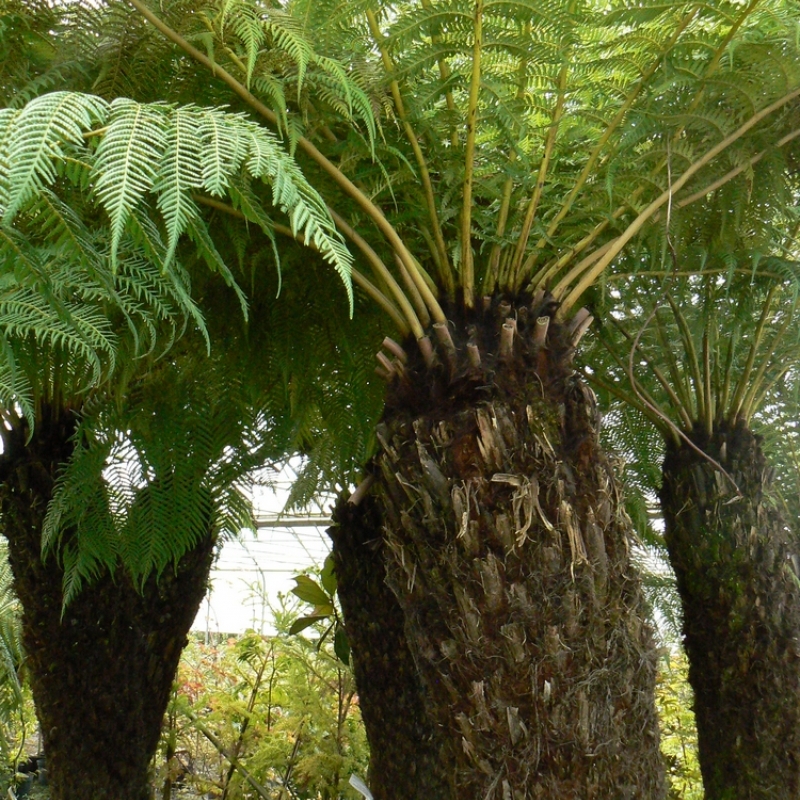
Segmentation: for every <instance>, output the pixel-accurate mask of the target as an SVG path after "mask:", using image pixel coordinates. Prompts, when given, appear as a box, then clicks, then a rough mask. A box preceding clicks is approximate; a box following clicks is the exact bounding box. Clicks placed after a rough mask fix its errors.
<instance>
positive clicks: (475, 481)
mask: <svg viewBox="0 0 800 800" xmlns="http://www.w3.org/2000/svg"><path fill="white" fill-rule="evenodd" d="M548 303H550V301H549V300H548V298H544V299H542V300H537V299H536V298H534V301H533V303H532V304H531V306H530V307H521V308H519V309H518V310H517V311H516V312H513V310H512V309H511V305H510V303H508V302H505V301H503V300H502V298H498V299H495V300H494V301H492V304H489V305H487V306H486V308H485V311H481V312H476V314H475V315H474V317H473V318H472V320H470V319H466V320H464V321H463V322H462V323H460V324H457V325H455V326H451V328H450V330H449V331H444V330H440V331H439V332H438V334H437V335H439V334H441V335H439V340H440V344H441V347H440V348H439V349H437V352H438V358H436V357H435V358H434V360H433V363H431V359H430V358H429V359H428V362H427V363H424V364H420V363H418V362H415V361H414V359H413V358H409V359H408V363H405V364H403V365H402V366H400V365H398V366H397V367H396V369H397V371H398V372H399V373H400V377H399V378H397V379H396V380H395V382H394V383H393V384H392V391H391V393H390V397H389V400H388V402H387V412H386V416H385V418H384V422H383V423H382V425H381V426H379V429H378V437H379V440H380V441H381V445H382V452H381V454H380V455H379V456H378V457H376V459H375V461H374V463H373V465H372V473H373V475H374V477H375V487H374V490H373V491H374V492H375V495H376V497H377V499H378V502H379V503H380V507H381V517H382V520H383V529H384V540H385V545H384V547H385V551H386V555H387V559H388V562H387V563H388V566H387V575H388V581H389V584H390V585H391V587H392V589H393V591H394V593H395V595H396V597H397V598H398V601H399V603H400V606H401V607H402V609H403V612H404V614H405V620H406V624H405V632H406V636H407V639H408V642H409V646H410V648H411V650H412V652H413V654H414V657H415V660H416V664H417V668H418V670H419V672H420V674H421V675H422V678H423V680H424V683H425V686H426V689H427V694H428V696H429V697H430V713H431V716H432V717H433V719H434V721H435V722H436V723H437V724H438V725H439V726H440V727H441V729H442V730H443V731H444V732H445V734H446V735H447V736H448V737H449V739H450V742H451V748H452V752H453V754H454V757H455V760H456V764H455V773H454V777H455V784H456V796H457V797H459V798H464V800H523V799H526V800H527V799H528V798H530V800H538V799H539V798H542V799H544V798H547V799H548V800H550V798H559V800H593V799H594V800H608V799H610V798H614V800H624V799H625V798H631V799H633V798H647V800H658V798H662V797H663V796H664V791H665V787H664V780H663V765H662V760H661V755H660V752H659V736H658V723H657V718H656V712H655V704H654V680H655V655H654V647H653V641H652V636H651V631H650V629H649V628H648V626H647V624H646V622H645V618H646V614H645V607H644V603H643V600H642V595H641V591H640V586H639V583H638V579H637V577H636V575H635V573H634V571H633V569H632V566H631V563H630V559H629V552H628V540H629V536H630V535H631V525H630V520H629V519H628V518H627V516H626V514H625V512H624V510H623V507H622V503H621V498H620V496H619V490H618V487H617V483H616V480H615V477H614V475H613V472H612V470H611V469H610V467H609V465H608V463H607V461H606V459H605V458H604V456H603V454H602V453H601V451H600V449H599V445H598V440H597V418H598V415H597V411H596V408H595V405H594V399H593V396H592V393H591V391H590V390H589V389H587V388H586V387H585V386H584V385H583V384H582V383H581V382H580V381H579V380H578V379H576V378H575V377H574V376H573V375H572V373H571V370H570V369H569V357H570V354H571V348H570V341H569V340H568V336H569V330H567V329H561V328H560V327H559V326H558V325H557V324H556V323H552V322H551V324H550V326H549V331H548V332H547V339H546V340H545V339H544V337H543V336H542V331H543V330H547V326H544V327H543V326H542V323H541V320H542V319H543V316H544V315H545V314H547V313H548V311H547V309H548V308H550V309H551V310H552V308H553V306H552V304H550V305H548ZM528 320H535V321H536V325H535V326H533V325H531V324H528V322H527V321H528ZM462 337H463V338H462ZM515 337H516V338H515ZM449 339H453V340H455V341H454V342H449V341H448V340H449ZM476 355H477V356H478V357H476Z"/></svg>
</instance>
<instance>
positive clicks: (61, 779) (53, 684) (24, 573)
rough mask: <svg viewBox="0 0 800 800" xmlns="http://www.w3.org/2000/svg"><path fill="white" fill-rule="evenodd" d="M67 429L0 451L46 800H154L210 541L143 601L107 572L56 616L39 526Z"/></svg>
mask: <svg viewBox="0 0 800 800" xmlns="http://www.w3.org/2000/svg"><path fill="white" fill-rule="evenodd" d="M71 433H72V426H71V424H70V422H69V421H68V420H65V419H63V418H59V419H55V420H42V421H41V422H40V424H39V425H37V427H36V430H35V433H34V437H33V439H32V441H31V442H30V443H28V444H25V442H24V435H25V432H23V431H21V432H20V437H19V441H17V442H16V443H14V444H16V446H14V445H13V444H12V447H10V448H9V450H8V451H7V452H6V453H4V454H3V456H2V461H1V462H0V478H2V480H3V484H2V489H1V490H0V504H1V508H2V519H3V533H4V534H5V535H6V537H7V538H8V543H9V557H10V560H11V566H12V570H13V574H14V588H15V591H16V593H17V595H18V597H19V599H20V602H21V604H22V609H23V619H22V624H23V643H24V647H25V652H26V664H27V669H28V673H29V676H30V680H31V686H32V689H33V695H34V700H35V703H36V709H37V715H38V717H39V722H40V724H41V728H42V735H43V738H44V749H45V753H46V755H47V772H48V779H49V783H50V791H51V797H52V798H53V800H149V798H150V797H151V796H152V790H151V786H150V774H149V768H150V762H151V759H152V757H153V755H154V753H155V750H156V747H157V744H158V738H159V733H160V729H161V722H162V719H163V716H164V711H165V709H166V706H167V703H168V700H169V693H170V688H171V685H172V681H173V678H174V675H175V670H176V668H177V664H178V659H179V657H180V653H181V650H182V649H183V647H184V644H185V643H186V634H187V632H188V630H189V627H190V626H191V623H192V621H193V619H194V616H195V614H196V613H197V609H198V607H199V604H200V602H201V601H202V598H203V596H204V593H205V589H206V585H207V580H208V572H209V569H210V567H211V561H212V556H213V542H212V539H211V537H209V538H208V539H207V540H206V541H204V542H202V543H201V544H199V545H198V546H197V547H196V548H195V549H194V550H192V551H190V552H188V553H187V554H186V555H185V556H184V557H183V558H182V559H181V560H180V562H179V563H178V565H177V568H176V569H175V570H167V571H165V573H164V574H163V575H162V576H161V577H160V579H159V580H158V581H156V579H155V578H154V577H151V578H150V579H149V580H148V581H147V582H146V584H145V586H144V587H143V589H142V591H141V592H139V591H137V589H136V588H135V587H134V586H133V585H132V584H131V582H130V579H129V578H128V576H127V575H126V574H123V573H122V571H121V570H119V571H118V572H117V574H116V575H113V576H111V575H108V574H106V575H102V576H100V577H99V578H98V579H97V580H96V581H95V582H94V583H92V584H91V585H90V586H88V587H86V588H85V589H84V590H83V591H82V592H81V593H80V594H79V595H78V596H77V597H76V598H75V600H74V601H73V602H72V603H70V605H69V606H68V607H67V609H66V611H65V612H64V614H63V618H62V591H61V587H62V578H63V573H62V570H61V567H60V566H59V564H58V563H57V560H56V559H55V558H54V557H52V556H49V557H48V558H47V559H46V560H44V561H43V560H42V556H41V528H42V521H43V519H44V514H45V511H46V508H47V503H48V501H49V499H50V497H51V494H52V489H53V480H54V477H55V475H56V473H57V470H58V468H59V466H60V465H61V464H62V463H63V462H64V461H66V460H67V458H68V457H69V454H70V444H69V437H70V435H71Z"/></svg>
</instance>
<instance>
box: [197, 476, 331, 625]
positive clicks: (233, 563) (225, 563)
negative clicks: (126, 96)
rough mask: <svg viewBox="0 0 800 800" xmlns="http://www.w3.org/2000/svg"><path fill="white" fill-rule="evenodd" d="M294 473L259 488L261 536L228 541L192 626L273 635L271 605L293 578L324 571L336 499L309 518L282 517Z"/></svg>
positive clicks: (246, 533)
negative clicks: (315, 569) (313, 569)
mask: <svg viewBox="0 0 800 800" xmlns="http://www.w3.org/2000/svg"><path fill="white" fill-rule="evenodd" d="M292 477H293V473H292V470H291V468H287V469H286V470H284V472H282V473H281V474H280V475H279V476H278V477H277V479H276V480H275V486H274V489H271V488H264V487H258V488H257V489H256V490H254V497H255V506H256V514H257V516H258V518H259V521H260V524H261V525H265V527H260V529H259V530H258V531H257V535H256V536H253V534H252V533H251V532H250V531H244V532H243V534H242V538H241V541H239V542H226V543H225V544H224V545H223V547H222V551H221V553H220V556H219V558H218V560H217V562H216V563H215V565H214V567H213V568H212V570H211V591H210V592H209V594H208V595H207V596H206V599H205V600H204V601H203V604H202V605H201V606H200V611H199V612H198V614H197V617H196V619H195V621H194V625H193V626H192V630H195V631H203V632H205V631H208V632H209V633H211V634H213V633H242V632H244V631H245V630H247V629H248V628H253V629H255V630H257V631H261V632H263V633H270V632H271V631H272V629H271V627H270V610H269V604H270V603H271V604H272V605H277V600H278V594H279V593H283V594H285V593H287V592H288V591H289V590H290V589H291V588H292V587H293V586H294V581H292V577H293V576H294V575H297V574H298V573H299V572H302V571H303V570H306V569H309V568H311V567H321V566H322V563H323V561H324V560H325V556H326V555H327V554H328V553H329V552H330V540H329V539H328V535H327V534H326V533H325V528H326V527H327V522H326V523H325V524H324V525H322V526H318V525H314V524H313V523H312V520H313V521H315V522H317V523H318V522H320V521H321V520H323V519H325V520H327V517H328V516H329V514H330V505H331V502H332V501H331V500H329V499H327V500H323V501H321V502H320V504H319V505H318V507H317V508H312V509H309V514H308V515H307V516H301V515H291V516H286V517H283V518H281V516H280V515H281V511H282V509H283V506H284V505H285V503H286V497H287V494H288V490H289V487H290V485H291V480H292Z"/></svg>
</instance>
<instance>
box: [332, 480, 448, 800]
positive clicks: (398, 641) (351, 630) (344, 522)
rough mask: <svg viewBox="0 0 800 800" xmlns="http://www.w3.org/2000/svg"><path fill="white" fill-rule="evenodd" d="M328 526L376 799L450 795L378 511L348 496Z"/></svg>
mask: <svg viewBox="0 0 800 800" xmlns="http://www.w3.org/2000/svg"><path fill="white" fill-rule="evenodd" d="M334 522H335V525H334V527H333V528H331V529H330V531H329V532H330V535H331V538H332V540H333V553H334V559H335V562H336V575H337V579H338V586H339V589H338V591H339V599H340V601H341V604H342V610H343V612H344V617H345V624H346V626H347V636H348V639H349V641H350V645H351V648H352V654H353V671H354V673H355V678H356V685H357V686H358V698H359V706H360V708H361V716H362V718H363V720H364V725H365V728H366V731H367V738H368V740H369V746H370V754H371V756H370V773H369V779H368V784H369V787H370V789H371V791H372V794H373V795H374V797H375V800H452V798H454V794H453V792H454V789H453V786H452V776H453V757H452V755H451V754H450V753H449V752H448V750H447V745H448V744H449V742H448V741H447V740H446V739H445V738H444V736H443V735H442V732H441V731H440V729H439V728H438V726H436V725H435V724H434V723H433V721H432V720H431V719H430V717H429V716H428V710H427V706H428V702H429V701H428V698H427V697H426V694H425V690H424V688H423V686H422V683H421V681H420V678H419V675H418V674H417V668H416V665H415V663H414V659H413V656H412V655H411V652H410V650H409V649H408V643H407V641H406V637H405V631H404V627H403V626H404V618H403V612H402V610H401V609H400V606H399V605H398V604H397V599H396V598H395V596H394V594H392V591H391V589H390V588H389V587H388V586H387V585H386V568H385V566H384V564H385V560H384V554H383V546H382V538H381V524H380V514H379V510H378V507H377V504H376V503H375V499H374V498H373V497H371V496H367V497H366V498H364V500H363V501H362V502H361V504H360V505H358V506H354V505H351V504H349V503H348V502H347V500H346V499H343V500H342V501H341V502H340V503H339V505H338V507H337V509H336V511H335V513H334Z"/></svg>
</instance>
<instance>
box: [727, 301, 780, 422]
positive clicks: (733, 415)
mask: <svg viewBox="0 0 800 800" xmlns="http://www.w3.org/2000/svg"><path fill="white" fill-rule="evenodd" d="M777 290H778V287H777V286H771V287H770V289H769V291H768V292H767V297H766V300H764V306H763V307H762V309H761V316H760V317H759V320H758V325H756V329H755V332H754V334H753V341H752V342H751V343H750V351H749V352H748V354H747V362H746V363H745V366H744V369H743V370H742V372H741V374H740V375H739V382H738V383H737V385H736V391H735V392H734V394H733V400H731V408H730V413H729V416H730V419H731V420H732V421H735V420H736V419H738V418H739V412H740V411H741V409H742V402H743V400H744V396H745V392H746V390H747V384H748V383H749V382H750V375H751V374H752V372H753V364H754V363H755V360H756V354H757V353H758V348H759V347H761V337H762V336H763V335H764V327H765V326H766V324H767V319H769V314H770V311H771V310H772V301H773V299H774V297H775V292H777Z"/></svg>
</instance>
